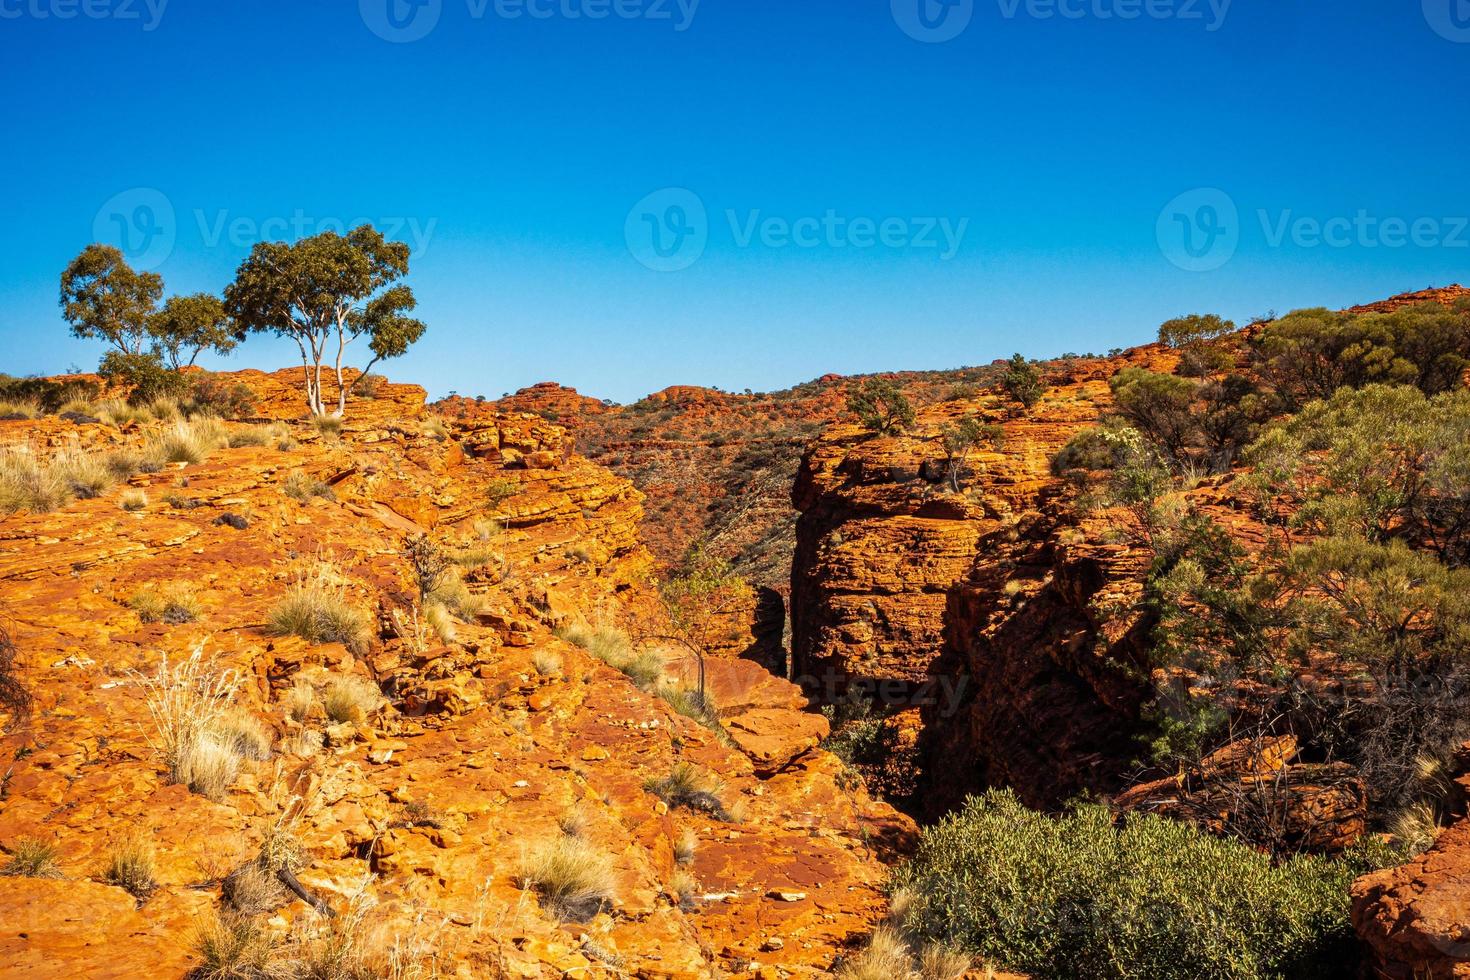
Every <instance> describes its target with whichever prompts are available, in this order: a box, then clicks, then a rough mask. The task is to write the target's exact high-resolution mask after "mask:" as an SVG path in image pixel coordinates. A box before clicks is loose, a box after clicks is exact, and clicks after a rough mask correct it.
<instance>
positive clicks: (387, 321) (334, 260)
mask: <svg viewBox="0 0 1470 980" xmlns="http://www.w3.org/2000/svg"><path fill="white" fill-rule="evenodd" d="M408 260H409V249H408V246H407V245H405V244H403V243H402V242H390V241H388V240H387V239H385V238H384V237H383V236H382V234H381V233H379V232H378V231H377V229H375V228H373V227H372V226H371V225H361V226H359V227H357V228H354V229H353V230H352V231H350V232H348V233H347V234H346V235H345V236H344V235H339V234H337V233H336V232H333V231H326V232H322V233H321V234H319V235H315V236H313V237H310V238H304V239H302V240H301V241H298V242H295V243H294V244H287V243H285V242H260V243H257V244H256V246H255V247H254V248H253V249H252V250H251V252H250V255H249V256H248V257H247V258H246V259H245V261H244V262H242V263H241V264H240V268H239V269H238V270H237V271H236V273H235V281H234V282H232V283H231V284H230V285H229V287H228V288H227V289H226V290H225V310H226V312H227V313H228V314H229V315H230V316H231V317H232V318H233V319H234V320H235V321H236V323H238V324H239V327H240V329H241V330H242V331H270V332H273V333H275V334H277V335H279V336H282V337H289V338H290V339H292V340H294V341H295V342H296V343H297V345H298V346H299V348H300V350H301V360H302V366H303V368H304V369H305V372H304V373H305V378H306V399H307V406H308V407H309V408H310V409H311V411H312V412H313V413H314V414H317V415H321V414H323V413H325V411H326V407H325V403H324V401H323V398H322V388H321V372H322V364H323V361H324V360H325V359H326V358H327V357H328V351H329V348H332V347H333V346H335V352H334V353H335V357H334V363H335V365H336V366H335V367H334V372H335V375H336V381H337V410H336V414H338V415H341V414H343V413H344V412H345V411H346V406H347V397H348V391H349V385H348V384H347V383H346V378H345V374H344V371H343V369H342V367H341V363H342V357H343V355H345V353H346V350H347V347H348V346H349V345H350V344H352V343H353V342H354V341H356V340H359V339H361V338H367V341H368V348H369V350H370V351H371V353H372V360H371V361H369V362H368V365H367V367H366V368H364V369H363V371H362V374H361V375H359V378H361V376H362V375H366V374H367V373H368V372H369V370H370V369H371V368H372V366H373V365H374V364H376V363H377V362H378V361H380V360H383V359H385V358H390V357H398V356H400V355H402V354H403V353H404V352H405V351H406V350H407V349H408V348H409V346H410V345H412V344H413V343H415V342H417V341H418V340H419V338H420V337H422V336H423V333H424V329H425V327H424V324H423V322H422V321H419V320H415V319H413V318H411V317H409V316H407V314H408V313H409V312H411V311H412V310H413V308H414V305H415V301H414V297H413V292H412V290H411V289H409V288H408V287H407V286H404V285H401V284H398V285H395V283H397V281H398V280H399V279H401V278H403V277H404V276H405V275H407V274H408Z"/></svg>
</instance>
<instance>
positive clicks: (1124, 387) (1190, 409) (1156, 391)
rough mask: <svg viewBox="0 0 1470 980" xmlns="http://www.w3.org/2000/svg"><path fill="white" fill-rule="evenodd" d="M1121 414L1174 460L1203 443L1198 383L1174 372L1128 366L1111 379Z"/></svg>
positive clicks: (1166, 455)
mask: <svg viewBox="0 0 1470 980" xmlns="http://www.w3.org/2000/svg"><path fill="white" fill-rule="evenodd" d="M1109 384H1110V385H1111V386H1112V389H1113V399H1114V402H1115V403H1116V405H1117V410H1118V414H1119V415H1120V416H1122V418H1123V419H1124V420H1125V421H1127V422H1128V423H1129V424H1130V425H1132V426H1133V428H1135V429H1137V430H1138V431H1139V432H1141V433H1143V435H1144V437H1145V438H1147V439H1148V440H1149V441H1150V442H1152V443H1153V444H1154V445H1155V446H1156V447H1157V448H1158V449H1159V450H1160V452H1162V453H1163V454H1164V456H1165V458H1167V459H1169V460H1170V461H1173V462H1176V463H1177V462H1182V461H1183V460H1184V459H1185V457H1186V450H1188V449H1189V448H1191V447H1193V446H1197V445H1198V444H1199V443H1200V441H1201V440H1200V430H1199V421H1198V418H1197V417H1196V413H1195V411H1194V400H1195V393H1196V388H1197V386H1196V385H1195V383H1194V382H1193V381H1189V380H1186V379H1184V378H1178V377H1175V376H1174V375H1172V374H1158V373H1157V372H1154V371H1146V370H1144V369H1143V368H1124V369H1123V370H1121V371H1119V372H1118V373H1117V374H1116V375H1114V377H1113V379H1112V381H1110V382H1109Z"/></svg>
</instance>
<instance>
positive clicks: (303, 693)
mask: <svg viewBox="0 0 1470 980" xmlns="http://www.w3.org/2000/svg"><path fill="white" fill-rule="evenodd" d="M281 703H282V705H283V706H284V707H285V709H286V717H287V718H290V719H291V720H292V721H294V722H298V723H299V722H304V721H306V720H307V719H308V718H310V717H311V712H312V709H313V708H315V707H316V688H314V687H312V686H311V682H310V681H308V680H307V679H306V678H304V677H298V678H296V680H295V681H293V682H292V684H291V689H290V690H288V691H287V692H286V695H285V697H283V698H282V699H281Z"/></svg>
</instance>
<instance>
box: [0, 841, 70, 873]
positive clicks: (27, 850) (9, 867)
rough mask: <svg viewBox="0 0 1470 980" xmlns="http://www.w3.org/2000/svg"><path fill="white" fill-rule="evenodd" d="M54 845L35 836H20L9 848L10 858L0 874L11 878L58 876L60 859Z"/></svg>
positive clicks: (0, 868)
mask: <svg viewBox="0 0 1470 980" xmlns="http://www.w3.org/2000/svg"><path fill="white" fill-rule="evenodd" d="M60 857H61V855H60V853H59V852H58V851H57V849H56V845H55V844H52V843H51V842H50V841H44V840H41V839H40V838H37V837H22V838H21V839H20V840H18V841H16V842H15V843H14V844H13V845H12V846H11V848H10V860H9V861H7V862H5V866H4V867H0V875H5V876H7V877H12V878H60V877H61V861H60Z"/></svg>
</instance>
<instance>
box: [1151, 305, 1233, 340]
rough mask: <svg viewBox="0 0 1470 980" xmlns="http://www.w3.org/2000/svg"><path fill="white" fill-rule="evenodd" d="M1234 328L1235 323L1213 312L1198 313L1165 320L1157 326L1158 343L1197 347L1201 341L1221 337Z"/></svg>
mask: <svg viewBox="0 0 1470 980" xmlns="http://www.w3.org/2000/svg"><path fill="white" fill-rule="evenodd" d="M1234 329H1235V323H1234V322H1233V321H1231V320H1226V319H1223V318H1222V317H1220V316H1219V315H1218V314H1215V313H1206V314H1204V315H1200V314H1198V313H1196V314H1193V315H1191V316H1181V317H1177V318H1175V319H1173V320H1168V321H1166V322H1165V323H1164V324H1163V325H1162V326H1160V327H1159V343H1161V344H1168V345H1169V346H1170V347H1174V348H1179V347H1184V348H1191V347H1197V346H1198V345H1199V344H1200V342H1201V341H1208V340H1214V339H1215V338H1216V337H1223V336H1224V335H1225V334H1228V333H1230V332H1231V331H1233V330H1234Z"/></svg>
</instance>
